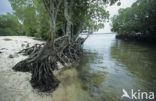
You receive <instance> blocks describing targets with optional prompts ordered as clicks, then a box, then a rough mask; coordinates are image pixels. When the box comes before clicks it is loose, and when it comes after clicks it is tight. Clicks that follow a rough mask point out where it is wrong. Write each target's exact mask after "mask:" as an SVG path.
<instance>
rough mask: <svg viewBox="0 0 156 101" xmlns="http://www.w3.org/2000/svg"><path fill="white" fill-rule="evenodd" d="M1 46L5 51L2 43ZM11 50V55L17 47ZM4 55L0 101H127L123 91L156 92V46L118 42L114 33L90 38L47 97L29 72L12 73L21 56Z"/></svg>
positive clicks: (63, 71) (57, 75)
mask: <svg viewBox="0 0 156 101" xmlns="http://www.w3.org/2000/svg"><path fill="white" fill-rule="evenodd" d="M15 42H16V41H15ZM1 43H2V42H1ZM5 43H6V44H7V45H5V46H8V45H11V46H13V45H16V43H14V40H12V41H8V42H5ZM13 43H14V44H13ZM19 43H21V41H19ZM20 46H21V45H20ZM1 47H2V48H4V45H3V43H2V44H1ZM12 48H13V49H12V50H11V49H10V48H8V52H9V51H13V50H14V49H15V48H16V47H12ZM6 52H7V51H6ZM3 54H4V56H3ZM3 54H2V55H0V64H1V65H0V101H128V99H121V95H122V94H123V93H122V89H125V90H126V91H128V92H129V91H130V90H131V89H134V91H137V90H140V91H152V92H155V91H156V47H155V46H154V45H151V44H144V43H137V42H127V41H121V40H117V39H115V34H99V35H91V36H90V37H89V38H88V39H87V40H86V42H85V43H84V55H83V57H82V58H81V61H80V64H79V65H78V66H73V68H70V69H65V70H62V71H59V72H57V73H56V77H57V78H58V79H59V80H60V81H61V83H60V84H59V87H58V88H57V89H56V91H54V92H53V93H52V94H48V95H46V94H42V95H39V94H38V93H37V92H35V91H34V89H33V88H32V87H31V85H30V83H29V81H30V79H31V74H30V73H23V72H14V71H13V70H12V67H13V66H14V65H15V64H16V63H17V62H18V61H20V60H21V59H22V57H21V58H20V57H19V58H14V59H8V54H10V53H3ZM5 54H6V55H5ZM130 101H132V100H130ZM139 101H144V100H139ZM147 101H148V100H147ZM152 101H154V100H152Z"/></svg>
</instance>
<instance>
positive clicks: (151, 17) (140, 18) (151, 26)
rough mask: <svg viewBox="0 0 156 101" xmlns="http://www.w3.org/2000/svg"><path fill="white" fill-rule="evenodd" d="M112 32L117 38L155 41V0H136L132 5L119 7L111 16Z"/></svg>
mask: <svg viewBox="0 0 156 101" xmlns="http://www.w3.org/2000/svg"><path fill="white" fill-rule="evenodd" d="M111 30H112V31H113V32H117V33H118V35H117V38H122V39H130V40H139V41H141V40H142V41H155V40H156V0H137V1H136V2H135V3H134V4H133V5H132V7H130V8H125V9H120V10H119V14H118V15H115V16H114V17H113V18H112V29H111Z"/></svg>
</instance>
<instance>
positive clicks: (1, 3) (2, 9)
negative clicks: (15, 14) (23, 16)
mask: <svg viewBox="0 0 156 101" xmlns="http://www.w3.org/2000/svg"><path fill="white" fill-rule="evenodd" d="M8 12H9V13H11V12H12V8H11V5H10V3H9V2H8V0H0V14H6V13H8Z"/></svg>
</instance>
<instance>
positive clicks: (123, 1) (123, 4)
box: [98, 0, 136, 33]
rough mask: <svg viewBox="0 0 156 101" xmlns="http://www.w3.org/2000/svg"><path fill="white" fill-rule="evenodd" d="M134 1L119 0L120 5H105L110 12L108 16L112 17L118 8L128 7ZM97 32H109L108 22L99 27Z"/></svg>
mask: <svg viewBox="0 0 156 101" xmlns="http://www.w3.org/2000/svg"><path fill="white" fill-rule="evenodd" d="M135 1H136V0H120V2H121V5H120V6H117V4H115V5H113V6H109V7H107V10H108V11H109V12H110V17H113V16H114V15H116V14H118V10H119V9H120V8H127V7H130V6H131V5H132V4H133V3H134V2H135ZM98 32H99V33H110V32H111V26H110V22H106V23H105V28H104V29H100V30H99V31H98Z"/></svg>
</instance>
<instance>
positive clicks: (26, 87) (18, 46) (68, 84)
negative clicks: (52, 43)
mask: <svg viewBox="0 0 156 101" xmlns="http://www.w3.org/2000/svg"><path fill="white" fill-rule="evenodd" d="M6 38H7V39H11V40H8V41H6V40H4V39H6ZM26 41H27V42H26ZM27 43H30V46H32V45H34V44H36V43H42V42H40V41H37V40H33V38H32V37H26V36H5V37H4V36H0V51H1V52H2V53H0V101H91V100H90V97H89V96H88V93H87V92H85V91H84V90H83V89H82V88H81V81H80V80H79V78H78V73H77V71H76V69H75V68H72V69H67V70H64V71H61V70H60V71H58V72H56V77H57V78H58V79H59V80H60V81H61V83H60V84H59V87H58V88H57V89H56V91H54V92H53V96H52V94H51V95H48V96H46V95H45V94H43V96H41V95H39V94H37V93H36V92H34V90H33V88H32V87H31V84H30V82H29V81H30V79H31V74H30V73H24V72H14V71H13V70H12V67H13V66H14V65H15V64H16V63H17V62H19V61H21V60H23V59H25V58H26V56H23V55H18V56H16V53H17V52H18V51H20V50H22V49H23V48H25V47H26V46H27ZM10 54H12V55H13V56H15V57H14V58H9V57H8V56H9V55H10ZM58 65H59V64H58ZM59 67H61V65H59Z"/></svg>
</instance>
